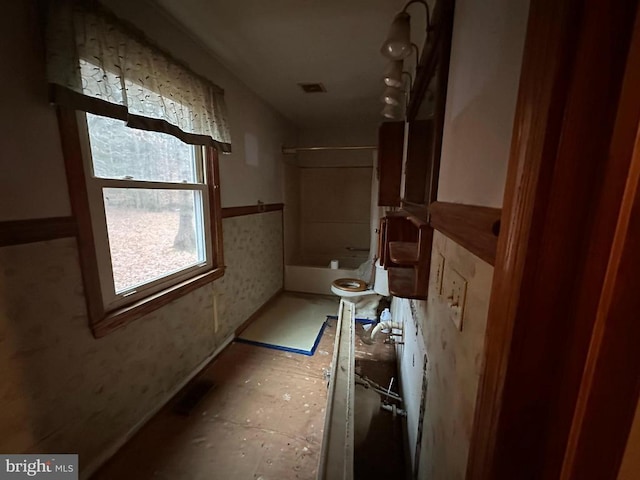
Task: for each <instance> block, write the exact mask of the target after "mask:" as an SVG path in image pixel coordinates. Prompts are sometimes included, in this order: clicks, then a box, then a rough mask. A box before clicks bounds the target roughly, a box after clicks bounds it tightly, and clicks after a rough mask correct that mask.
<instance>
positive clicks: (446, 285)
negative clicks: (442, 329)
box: [443, 268, 467, 331]
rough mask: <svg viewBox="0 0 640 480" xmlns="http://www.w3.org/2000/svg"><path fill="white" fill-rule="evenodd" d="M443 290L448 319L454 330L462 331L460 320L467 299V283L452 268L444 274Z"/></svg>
mask: <svg viewBox="0 0 640 480" xmlns="http://www.w3.org/2000/svg"><path fill="white" fill-rule="evenodd" d="M443 290H444V295H445V296H446V301H447V305H448V306H449V317H450V318H451V320H452V321H453V323H454V324H455V326H456V328H457V329H458V330H460V331H462V319H463V317H464V307H465V302H466V299H467V281H466V280H465V279H464V277H463V276H462V275H460V274H459V273H458V272H456V271H455V270H454V269H453V268H448V269H447V270H446V271H445V273H444V278H443Z"/></svg>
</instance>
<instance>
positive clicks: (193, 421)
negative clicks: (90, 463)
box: [92, 320, 402, 480]
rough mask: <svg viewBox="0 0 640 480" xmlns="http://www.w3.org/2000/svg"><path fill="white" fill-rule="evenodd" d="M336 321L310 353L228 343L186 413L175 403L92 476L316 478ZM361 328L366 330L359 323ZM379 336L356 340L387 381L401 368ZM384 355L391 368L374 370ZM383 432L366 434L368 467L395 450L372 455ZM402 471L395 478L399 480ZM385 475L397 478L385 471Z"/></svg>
mask: <svg viewBox="0 0 640 480" xmlns="http://www.w3.org/2000/svg"><path fill="white" fill-rule="evenodd" d="M335 327H336V321H335V320H330V321H329V322H328V326H327V328H325V330H324V334H323V336H322V339H321V340H320V343H319V345H318V348H317V350H316V353H315V355H313V356H305V355H300V354H295V353H288V352H284V351H279V350H273V349H269V348H264V347H259V346H254V345H249V344H244V343H236V342H234V343H232V344H230V345H229V346H228V347H227V348H226V349H225V350H224V351H223V352H222V353H221V354H220V355H219V356H218V357H217V359H216V360H215V361H214V362H213V363H212V364H210V365H209V366H208V367H207V368H205V370H204V371H203V372H202V374H201V375H200V376H199V377H198V378H197V380H198V379H199V380H202V379H205V380H210V381H212V382H213V383H214V387H213V388H212V389H211V390H210V391H209V393H207V394H206V396H205V397H204V398H203V399H202V400H201V401H200V403H198V404H197V406H196V407H195V408H194V409H193V410H192V411H191V413H190V414H189V415H186V416H185V415H180V414H177V413H175V412H174V411H173V410H174V407H175V405H176V400H174V401H172V402H170V403H169V404H168V405H167V406H166V407H165V408H164V409H163V410H161V411H160V412H159V413H158V414H157V415H156V416H155V417H154V418H153V419H152V420H151V421H150V422H149V423H148V424H147V425H145V427H143V428H142V429H141V431H140V432H138V434H137V435H136V436H135V437H134V438H133V439H132V440H131V441H130V442H128V443H127V444H126V445H125V446H124V447H123V448H122V449H121V450H120V451H119V452H118V453H117V454H116V455H115V456H114V457H113V458H112V459H111V460H110V461H109V462H108V463H107V464H106V465H105V466H104V467H103V468H102V469H101V470H100V471H98V472H97V473H96V475H94V476H93V477H92V478H93V479H94V480H114V479H118V480H120V479H125V480H126V479H137V480H145V479H166V480H201V479H202V480H205V479H206V480H211V479H221V480H231V479H233V480H243V479H263V480H267V479H315V478H316V475H317V471H318V464H319V460H320V449H321V445H322V435H323V428H324V417H325V407H326V400H327V379H326V375H325V373H326V372H327V371H328V370H329V369H330V363H331V358H332V353H333V344H334V340H335ZM357 332H358V335H359V336H362V335H364V331H363V330H362V326H361V325H358V329H357ZM377 340H378V341H377V342H376V344H374V345H365V344H364V343H362V341H361V340H360V339H359V338H358V339H357V340H356V357H357V358H358V360H357V364H360V366H364V367H365V368H364V369H365V370H367V373H368V376H369V377H370V378H373V377H376V372H377V373H378V375H377V376H378V377H379V378H375V380H376V381H379V382H381V383H383V384H384V383H385V382H387V378H388V376H389V375H391V374H393V371H394V365H395V356H394V349H393V347H392V346H390V345H385V344H383V340H384V335H380V338H378V339H377ZM378 360H379V361H381V362H382V363H381V364H380V366H382V365H384V367H382V368H380V367H375V368H371V367H373V366H375V363H376V361H378ZM360 366H359V368H358V370H360ZM367 367H369V368H367ZM383 372H384V373H383ZM178 397H179V396H178ZM372 410H374V411H376V413H374V414H372V416H373V417H374V418H373V420H372V422H379V415H380V412H377V406H376V408H372ZM386 414H387V412H382V416H384V415H386ZM367 418H368V417H367ZM388 418H390V414H389V415H388ZM399 425H400V424H399V423H397V425H396V427H393V429H394V430H398V429H399V428H400V427H399ZM375 430H378V429H377V428H376V429H375ZM380 432H381V433H382V438H378V435H374V436H372V435H371V432H369V433H368V434H366V437H367V439H366V442H365V445H366V446H365V445H362V446H363V447H365V451H364V452H362V453H363V454H364V455H365V456H366V457H367V458H366V463H365V466H364V469H365V470H368V469H370V468H374V469H375V468H376V467H375V463H376V460H377V461H382V462H384V464H385V465H388V464H389V458H388V455H389V451H388V448H387V449H386V455H383V456H382V457H379V456H378V452H374V451H372V450H375V448H373V449H372V447H371V445H387V446H388V445H389V443H388V442H389V441H390V440H391V438H390V437H389V430H388V429H387V430H385V429H384V428H383V429H382V430H381V431H380ZM396 435H397V433H396ZM392 436H395V435H392ZM392 441H393V440H392ZM398 442H399V443H400V444H401V443H402V442H401V440H396V441H395V442H394V443H398ZM369 453H372V454H373V455H372V456H371V457H370V455H368V454H369ZM401 454H402V450H401V449H400V455H401ZM385 456H387V458H386V459H385V458H384V457H385ZM369 457H370V458H369ZM363 460H365V458H363ZM398 462H400V463H401V462H402V457H401V456H400V458H398V459H397V460H396V464H397V463H398ZM356 463H357V462H356ZM372 465H373V467H372ZM361 468H362V467H361ZM355 470H356V473H357V472H358V470H359V468H358V466H357V465H356V468H355ZM394 471H395V474H396V475H397V474H399V473H400V472H399V471H398V469H397V468H395V467H394ZM362 473H364V472H362ZM370 473H371V472H367V474H368V475H367V476H368V477H369V475H370ZM396 475H394V476H393V477H391V478H402V475H397V476H396ZM374 477H376V476H375V475H374ZM356 478H357V476H356ZM369 478H371V477H369ZM379 478H390V477H389V476H388V472H387V473H386V474H385V475H384V476H381V477H379Z"/></svg>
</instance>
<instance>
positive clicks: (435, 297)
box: [394, 232, 493, 480]
mask: <svg viewBox="0 0 640 480" xmlns="http://www.w3.org/2000/svg"><path fill="white" fill-rule="evenodd" d="M439 253H440V254H442V255H443V256H444V258H445V270H446V268H453V269H454V270H455V271H457V272H458V273H459V274H460V275H461V276H462V277H463V278H464V279H465V280H467V294H466V302H465V309H464V315H463V320H462V330H461V331H460V330H458V329H457V327H456V325H455V324H454V322H453V321H452V319H451V318H450V317H451V316H450V309H449V307H448V305H447V301H446V298H445V297H446V295H445V294H444V292H443V294H442V295H439V294H438V289H437V288H436V285H435V275H433V272H435V271H436V263H435V262H436V261H437V258H438V254H439ZM431 272H432V275H431V278H430V286H429V296H428V299H427V300H426V301H418V300H411V301H409V300H399V301H398V303H400V304H401V305H399V306H397V307H396V308H395V309H394V311H395V312H398V315H401V316H403V321H404V325H405V346H404V347H405V349H404V350H403V351H401V355H402V359H401V371H402V374H403V378H402V383H403V390H404V392H403V395H404V396H405V397H407V400H408V405H407V409H408V410H409V412H408V424H409V437H410V440H411V441H410V444H411V445H410V448H411V452H410V453H411V455H412V458H413V456H414V452H415V443H416V437H417V436H416V434H417V428H418V421H419V413H418V412H419V402H420V396H421V389H422V368H423V361H422V358H423V356H424V354H425V353H426V355H427V359H428V362H427V395H426V406H425V414H424V418H423V422H424V423H423V436H422V444H421V448H420V460H419V464H420V478H429V479H430V480H457V479H460V480H462V479H464V478H465V472H466V467H467V458H468V454H469V445H470V441H471V432H472V428H473V417H474V412H475V401H476V393H477V389H478V383H479V379H480V374H481V371H482V370H481V369H482V363H483V358H484V337H485V330H486V321H487V313H488V305H489V295H490V292H491V282H492V277H493V267H492V266H491V265H489V264H488V263H486V262H484V261H482V260H480V259H479V258H478V257H476V256H474V255H473V254H471V253H470V252H468V251H467V250H465V249H464V248H462V247H460V246H459V245H457V244H456V243H455V242H453V241H451V240H449V239H448V238H446V237H445V236H444V235H442V234H441V233H439V232H435V235H434V249H433V255H432V265H431ZM445 275H446V273H445ZM401 307H403V308H401ZM405 377H408V378H405Z"/></svg>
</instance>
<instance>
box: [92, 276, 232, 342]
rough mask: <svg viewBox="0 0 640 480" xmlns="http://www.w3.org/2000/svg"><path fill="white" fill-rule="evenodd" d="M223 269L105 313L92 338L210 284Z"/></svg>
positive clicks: (95, 325) (94, 327)
mask: <svg viewBox="0 0 640 480" xmlns="http://www.w3.org/2000/svg"><path fill="white" fill-rule="evenodd" d="M224 271H225V267H218V268H214V269H213V270H210V271H208V272H206V273H202V274H200V275H197V276H195V277H193V278H190V279H188V280H184V281H183V282H180V283H178V284H176V285H172V286H171V287H167V288H165V289H164V290H161V291H160V292H157V293H154V294H153V295H149V296H148V297H146V298H143V299H142V300H138V301H136V302H134V303H132V304H131V305H127V306H125V307H121V308H118V309H116V310H113V311H111V312H106V313H105V315H104V317H103V318H101V319H97V320H96V321H94V322H93V324H92V331H93V336H94V337H95V338H101V337H104V336H105V335H107V334H109V333H111V332H113V331H114V330H116V329H118V328H120V327H124V326H125V325H127V324H129V323H130V322H132V321H134V320H137V319H138V318H140V317H143V316H144V315H147V314H149V313H151V312H153V311H154V310H157V309H159V308H160V307H162V306H164V305H167V304H168V303H170V302H172V301H174V300H176V299H178V298H180V297H182V296H184V295H186V294H187V293H189V292H192V291H193V290H195V289H197V288H200V287H202V286H203V285H206V284H207V283H211V282H213V281H214V280H217V279H218V278H221V277H222V276H223V275H224Z"/></svg>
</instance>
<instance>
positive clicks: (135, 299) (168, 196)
mask: <svg viewBox="0 0 640 480" xmlns="http://www.w3.org/2000/svg"><path fill="white" fill-rule="evenodd" d="M60 119H61V129H62V134H63V143H64V144H65V157H66V158H67V170H68V173H69V175H68V177H69V181H70V185H69V187H70V191H71V192H72V197H73V198H72V201H73V203H74V210H75V214H76V217H77V219H78V227H79V240H80V243H81V249H80V250H81V255H82V263H83V275H84V277H85V289H86V290H87V292H86V295H87V300H88V302H89V310H90V316H91V317H92V318H91V322H92V326H93V330H94V333H95V334H96V336H101V335H104V334H105V333H108V331H111V330H112V329H113V328H115V327H117V326H120V325H122V324H124V323H126V322H127V321H129V320H131V319H134V318H137V317H139V316H142V315H144V314H146V313H148V312H149V311H151V310H153V309H155V308H157V307H159V306H161V305H164V304H166V303H168V301H170V300H172V299H174V298H176V297H177V296H179V295H182V294H184V293H186V292H188V291H190V290H193V289H194V288H196V287H198V286H200V285H202V284H204V283H206V282H209V281H212V280H214V279H215V278H218V277H220V276H222V273H223V268H222V251H221V248H222V247H221V235H220V233H221V227H220V218H221V216H220V205H219V189H218V186H217V178H216V177H217V155H216V152H215V150H214V149H213V148H212V147H203V146H193V145H188V144H185V143H183V142H182V141H181V140H179V139H177V138H175V137H173V136H170V135H167V134H164V133H159V132H150V131H145V130H139V129H134V128H130V127H127V126H126V124H125V123H124V122H123V121H121V120H115V119H112V118H108V117H103V116H97V115H93V114H90V113H74V112H72V111H68V110H61V115H60ZM72 121H75V122H76V124H75V127H76V128H75V129H74V128H70V125H69V124H70V123H71V122H72ZM71 131H75V132H76V133H77V135H76V136H75V137H76V142H77V147H78V149H77V150H76V151H80V152H81V155H75V156H74V155H68V149H69V142H70V141H73V138H70V137H71V135H70V132H71ZM80 183H82V185H79V184H80ZM78 187H79V188H78ZM74 191H75V193H74ZM78 192H83V194H79V193H78Z"/></svg>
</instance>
